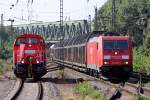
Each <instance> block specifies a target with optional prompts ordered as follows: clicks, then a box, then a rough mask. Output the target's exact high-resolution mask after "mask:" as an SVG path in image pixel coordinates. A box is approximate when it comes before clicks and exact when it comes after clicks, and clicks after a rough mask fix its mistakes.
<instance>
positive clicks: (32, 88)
mask: <svg viewBox="0 0 150 100" xmlns="http://www.w3.org/2000/svg"><path fill="white" fill-rule="evenodd" d="M37 94H38V84H37V83H34V82H31V83H30V82H25V83H24V86H23V90H22V91H21V93H20V95H19V97H18V98H17V100H36V98H37Z"/></svg>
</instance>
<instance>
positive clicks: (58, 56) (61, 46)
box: [51, 32, 132, 79]
mask: <svg viewBox="0 0 150 100" xmlns="http://www.w3.org/2000/svg"><path fill="white" fill-rule="evenodd" d="M110 34H112V33H110ZM107 35H109V32H93V33H91V34H84V35H80V36H77V37H74V38H72V39H68V40H65V41H62V42H59V43H57V44H55V45H54V46H53V47H52V48H51V49H52V52H53V54H54V55H53V56H54V57H53V60H54V61H55V62H56V63H58V64H60V65H65V66H69V67H71V68H75V69H77V70H80V71H81V70H83V71H86V72H87V73H88V74H90V75H92V76H97V77H98V76H99V75H100V74H101V75H102V76H106V77H107V78H109V79H111V78H114V77H115V78H116V77H117V78H118V77H122V76H123V77H124V78H128V77H129V75H130V72H132V46H131V40H130V39H129V37H127V36H107Z"/></svg>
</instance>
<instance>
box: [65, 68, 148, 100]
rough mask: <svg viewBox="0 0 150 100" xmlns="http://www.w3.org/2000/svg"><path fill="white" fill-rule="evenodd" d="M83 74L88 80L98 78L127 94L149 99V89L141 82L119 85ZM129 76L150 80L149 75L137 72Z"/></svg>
mask: <svg viewBox="0 0 150 100" xmlns="http://www.w3.org/2000/svg"><path fill="white" fill-rule="evenodd" d="M68 68H69V69H71V70H75V71H77V70H76V69H73V68H70V67H68ZM78 72H79V73H84V72H82V71H78ZM84 76H86V77H88V80H90V79H94V80H99V81H101V82H103V83H104V84H107V85H110V86H112V87H115V88H116V90H117V88H121V89H119V91H124V92H126V93H129V94H132V95H139V96H143V97H145V98H147V99H150V89H148V88H144V87H142V85H141V84H137V85H135V84H132V83H128V82H126V83H125V84H124V85H123V86H122V85H120V84H119V85H116V84H113V83H110V82H107V81H104V80H102V79H99V78H96V77H94V76H90V75H87V74H85V73H84ZM139 76H140V77H139ZM81 77H82V76H81ZM131 77H135V78H137V79H138V80H140V79H141V80H143V79H144V80H148V81H150V77H149V76H146V75H142V74H139V73H133V74H132V75H131Z"/></svg>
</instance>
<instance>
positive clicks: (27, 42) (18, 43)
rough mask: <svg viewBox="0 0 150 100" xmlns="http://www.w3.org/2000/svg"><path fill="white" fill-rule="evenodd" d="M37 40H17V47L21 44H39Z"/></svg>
mask: <svg viewBox="0 0 150 100" xmlns="http://www.w3.org/2000/svg"><path fill="white" fill-rule="evenodd" d="M37 42H38V41H37V39H36V38H23V37H21V38H18V39H17V40H16V43H15V45H20V44H37Z"/></svg>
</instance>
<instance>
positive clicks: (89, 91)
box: [73, 82, 106, 100]
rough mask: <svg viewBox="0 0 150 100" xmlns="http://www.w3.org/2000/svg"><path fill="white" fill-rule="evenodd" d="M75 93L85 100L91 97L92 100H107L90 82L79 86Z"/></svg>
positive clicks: (75, 88) (76, 87)
mask: <svg viewBox="0 0 150 100" xmlns="http://www.w3.org/2000/svg"><path fill="white" fill-rule="evenodd" d="M73 91H74V92H75V93H79V94H81V95H83V100H84V98H85V97H86V96H88V97H90V98H91V99H92V100H106V98H105V97H104V96H103V95H102V94H101V93H100V92H99V91H97V90H94V89H93V88H92V87H91V86H90V84H89V83H88V82H83V83H79V84H77V85H76V86H75V87H74V89H73Z"/></svg>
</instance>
